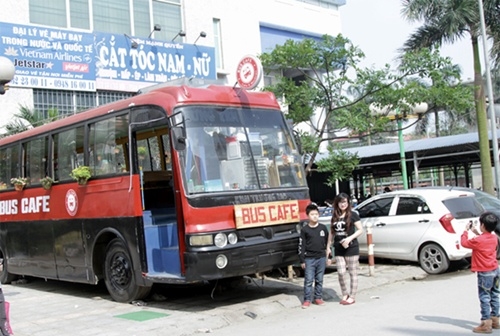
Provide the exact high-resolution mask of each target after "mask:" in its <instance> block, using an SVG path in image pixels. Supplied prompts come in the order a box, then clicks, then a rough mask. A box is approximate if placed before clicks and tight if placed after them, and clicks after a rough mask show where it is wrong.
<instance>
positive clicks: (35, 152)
mask: <svg viewBox="0 0 500 336" xmlns="http://www.w3.org/2000/svg"><path fill="white" fill-rule="evenodd" d="M48 143H49V141H48V137H43V138H40V139H35V140H32V141H30V142H27V143H25V144H24V145H23V146H24V155H25V161H24V162H25V176H26V177H28V178H29V179H30V184H39V183H40V180H41V179H42V178H44V177H45V176H48V175H49V172H48V171H47V168H48V167H47V158H48V151H49V146H48Z"/></svg>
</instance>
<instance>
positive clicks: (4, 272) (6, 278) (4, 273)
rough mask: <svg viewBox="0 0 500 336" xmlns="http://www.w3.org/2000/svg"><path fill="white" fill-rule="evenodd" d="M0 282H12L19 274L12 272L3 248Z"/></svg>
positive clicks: (0, 262) (0, 258)
mask: <svg viewBox="0 0 500 336" xmlns="http://www.w3.org/2000/svg"><path fill="white" fill-rule="evenodd" d="M0 264H1V266H0V282H1V283H2V284H10V283H11V282H12V281H14V280H16V279H17V275H14V274H10V273H9V269H8V267H7V259H6V258H5V254H4V253H3V250H1V249H0Z"/></svg>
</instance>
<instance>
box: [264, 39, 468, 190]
mask: <svg viewBox="0 0 500 336" xmlns="http://www.w3.org/2000/svg"><path fill="white" fill-rule="evenodd" d="M260 58H261V61H262V64H263V66H264V68H265V70H266V72H267V73H268V74H272V75H274V76H275V77H276V81H275V82H274V83H272V85H270V86H267V87H266V88H265V89H266V90H270V91H272V92H274V93H275V94H276V96H277V97H282V98H283V99H284V103H285V104H286V105H287V106H288V112H287V113H288V115H287V117H288V118H290V119H291V120H292V121H293V124H294V126H295V129H297V128H299V126H300V125H304V124H307V125H308V126H309V130H308V131H306V130H304V129H302V130H299V131H297V135H298V138H299V142H300V144H301V151H302V154H307V158H308V162H307V166H306V171H307V172H309V171H310V170H311V167H312V164H313V163H314V161H315V157H316V154H317V153H318V150H319V148H320V145H321V143H322V142H324V141H331V140H335V139H340V137H339V136H337V133H338V132H339V131H341V130H343V131H346V132H347V133H348V135H346V136H345V138H362V137H366V136H368V135H370V134H376V133H380V132H384V131H386V130H387V129H388V123H389V121H390V120H389V118H387V117H380V116H375V115H373V114H372V111H371V104H376V105H378V106H382V107H386V108H388V109H389V110H399V111H401V113H402V114H407V113H409V112H410V111H411V107H412V106H414V105H416V104H418V103H421V102H426V101H428V100H433V101H434V100H437V99H441V100H443V101H444V103H443V104H444V105H451V106H453V108H455V109H457V110H459V109H462V108H463V106H466V105H467V97H468V93H467V92H466V91H464V88H463V87H462V86H458V85H450V81H448V82H447V81H444V80H442V78H443V77H445V76H450V75H453V76H455V78H456V79H457V81H458V80H459V79H460V74H459V73H457V72H450V71H449V70H447V69H449V68H453V67H452V66H451V65H452V64H451V61H450V59H449V58H443V57H440V55H439V53H438V52H436V51H435V52H431V51H430V50H428V49H422V50H419V51H418V52H409V53H407V54H406V55H405V56H404V57H403V58H402V60H401V63H400V65H399V67H398V69H397V70H392V69H391V68H390V67H389V65H386V66H385V67H384V68H382V69H372V68H360V67H359V66H358V64H359V62H360V61H361V60H362V59H363V58H364V54H363V52H362V51H361V50H359V48H357V47H355V46H354V45H353V44H352V43H351V41H349V39H347V38H345V37H343V36H342V35H338V36H336V37H332V36H329V35H324V36H323V38H322V39H321V40H314V39H304V40H302V41H293V40H288V41H286V42H285V43H284V44H283V45H281V46H279V45H278V46H276V47H275V49H274V50H272V51H271V52H269V53H264V54H262V55H261V56H260ZM412 78H420V79H422V80H427V81H428V82H429V81H430V79H431V78H433V79H434V80H433V82H434V83H436V84H434V85H431V86H425V85H421V84H418V83H417V82H416V81H411V80H410V79H412ZM455 84H456V83H455ZM348 88H349V90H350V91H351V92H356V95H348V94H347V93H346V91H347V89H348ZM318 115H319V116H320V117H319V118H316V119H314V117H315V116H318ZM328 148H329V149H328V150H329V157H330V158H329V159H327V160H326V161H323V162H322V161H321V160H319V161H318V162H316V163H317V164H318V166H320V169H327V170H328V169H329V170H328V171H330V172H332V170H331V165H332V163H334V162H339V159H341V160H344V161H346V160H349V161H350V164H346V165H345V167H346V169H345V170H343V171H338V170H336V171H334V172H332V178H333V180H334V179H336V178H338V179H343V178H346V177H349V176H350V174H351V173H352V169H351V168H353V167H355V166H356V165H357V161H356V160H358V158H357V157H356V156H348V155H346V153H343V152H339V150H338V148H337V147H335V146H329V147H328ZM335 156H337V158H335ZM352 163H355V164H354V165H353V164H352ZM321 167H322V168H321ZM349 169H350V171H349ZM330 182H331V180H330Z"/></svg>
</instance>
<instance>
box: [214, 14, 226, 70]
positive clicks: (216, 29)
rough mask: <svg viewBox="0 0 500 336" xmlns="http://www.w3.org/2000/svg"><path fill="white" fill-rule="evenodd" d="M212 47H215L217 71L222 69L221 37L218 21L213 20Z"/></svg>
mask: <svg viewBox="0 0 500 336" xmlns="http://www.w3.org/2000/svg"><path fill="white" fill-rule="evenodd" d="M213 30H214V32H213V33H214V47H215V62H216V63H215V65H216V68H217V69H224V60H223V57H222V36H221V26H220V19H213Z"/></svg>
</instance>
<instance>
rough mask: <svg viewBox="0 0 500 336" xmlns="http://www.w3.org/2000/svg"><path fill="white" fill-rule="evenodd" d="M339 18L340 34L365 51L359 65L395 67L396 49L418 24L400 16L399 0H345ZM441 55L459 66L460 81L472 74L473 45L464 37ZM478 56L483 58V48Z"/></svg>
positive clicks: (469, 77) (446, 47)
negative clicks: (449, 58) (460, 72)
mask: <svg viewBox="0 0 500 336" xmlns="http://www.w3.org/2000/svg"><path fill="white" fill-rule="evenodd" d="M340 19H341V24H342V34H343V35H344V36H346V37H348V38H349V39H350V40H351V41H352V42H353V43H354V45H356V46H358V47H359V48H360V49H361V50H362V51H363V52H364V53H365V56H366V58H365V60H364V61H363V62H362V63H361V65H362V66H365V67H371V66H374V67H375V68H381V67H383V66H384V65H385V64H387V63H389V64H390V65H391V66H392V67H394V66H395V63H394V59H395V58H396V57H397V56H398V51H397V50H398V49H399V48H401V47H402V46H403V44H404V42H405V41H406V39H407V38H408V37H409V36H410V34H411V33H412V32H413V31H415V29H416V28H417V27H418V26H419V24H418V23H415V24H410V23H408V22H407V21H405V20H404V19H403V18H402V15H401V0H347V2H346V4H345V5H344V6H341V7H340ZM441 55H442V56H448V57H451V58H452V61H453V63H455V64H458V65H459V66H460V67H461V69H462V81H467V80H468V79H472V78H473V77H474V75H473V74H474V71H473V62H472V47H471V44H470V40H469V39H468V38H467V37H466V38H464V39H462V40H460V41H458V42H455V44H453V45H444V46H443V48H442V49H441ZM480 55H481V60H482V58H483V52H482V49H481V54H480Z"/></svg>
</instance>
